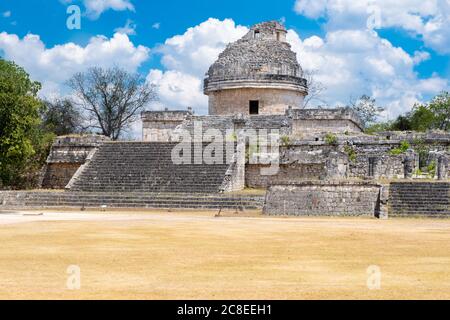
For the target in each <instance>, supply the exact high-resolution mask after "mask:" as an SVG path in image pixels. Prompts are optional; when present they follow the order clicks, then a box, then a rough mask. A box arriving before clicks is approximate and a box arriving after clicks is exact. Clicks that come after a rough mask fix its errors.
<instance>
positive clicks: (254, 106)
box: [249, 100, 259, 115]
mask: <svg viewBox="0 0 450 320" xmlns="http://www.w3.org/2000/svg"><path fill="white" fill-rule="evenodd" d="M249 113H250V114H251V115H256V114H259V101H258V100H250V102H249Z"/></svg>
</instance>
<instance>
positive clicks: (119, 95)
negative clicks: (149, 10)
mask: <svg viewBox="0 0 450 320" xmlns="http://www.w3.org/2000/svg"><path fill="white" fill-rule="evenodd" d="M68 85H69V86H70V87H71V88H72V89H73V93H74V95H75V96H76V99H74V103H75V104H76V105H77V106H79V107H80V108H81V109H82V110H83V111H84V113H85V114H86V116H87V117H88V118H89V120H90V125H89V127H91V128H94V129H96V130H99V131H100V132H101V133H102V134H103V135H105V136H108V137H110V138H111V139H113V140H117V139H119V137H120V136H121V134H122V133H123V132H124V131H125V130H126V129H127V128H128V127H129V126H130V125H131V124H132V123H133V122H134V121H136V119H137V117H138V115H139V113H140V111H142V110H143V109H144V107H145V106H146V105H147V104H148V103H149V102H150V101H152V100H155V99H156V93H155V90H154V87H153V86H150V85H149V84H148V83H147V82H146V81H145V78H142V77H141V76H140V75H139V74H131V73H128V72H127V71H125V70H123V69H120V68H110V69H103V68H90V69H88V70H87V71H86V72H83V73H77V74H75V75H74V76H73V77H72V78H71V79H70V80H69V81H68Z"/></svg>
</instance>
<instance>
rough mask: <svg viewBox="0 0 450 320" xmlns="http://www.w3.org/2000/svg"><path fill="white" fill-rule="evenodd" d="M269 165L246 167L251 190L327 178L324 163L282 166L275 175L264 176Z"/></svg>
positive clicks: (250, 165) (246, 178) (246, 176)
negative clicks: (264, 171) (263, 170)
mask: <svg viewBox="0 0 450 320" xmlns="http://www.w3.org/2000/svg"><path fill="white" fill-rule="evenodd" d="M263 168H269V166H267V165H259V164H248V165H247V166H246V167H245V182H246V186H247V187H249V188H267V187H268V186H271V185H274V184H286V183H295V182H298V181H302V180H314V179H317V180H319V179H321V178H322V177H324V176H326V168H325V164H324V163H309V164H308V163H305V164H289V165H284V164H282V165H280V168H279V171H278V173H277V174H275V175H263V174H261V172H262V171H261V170H262V169H263Z"/></svg>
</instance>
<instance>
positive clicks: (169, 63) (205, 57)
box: [148, 18, 248, 114]
mask: <svg viewBox="0 0 450 320" xmlns="http://www.w3.org/2000/svg"><path fill="white" fill-rule="evenodd" d="M247 31H248V29H247V28H246V27H243V26H239V25H236V24H235V23H234V21H233V20H231V19H225V20H223V21H220V20H218V19H213V18H210V19H208V20H207V21H205V22H202V23H201V24H199V25H197V26H195V27H192V28H189V29H187V30H186V32H185V33H184V34H182V35H176V36H173V37H171V38H169V39H167V40H166V41H165V43H164V44H163V45H161V46H160V47H159V48H157V51H158V52H159V53H160V54H161V55H162V57H161V62H162V64H163V66H164V67H165V70H164V71H162V70H152V71H151V72H150V74H149V76H148V79H150V80H151V82H152V83H153V84H155V85H157V87H158V93H159V96H160V105H159V107H161V106H162V105H163V106H164V107H168V108H171V109H175V108H176V109H180V108H181V109H185V108H186V107H193V108H194V109H195V111H196V112H197V113H202V114H204V113H206V111H207V104H208V99H207V97H206V96H204V95H203V91H202V90H203V89H202V87H203V85H202V84H203V78H204V76H205V73H206V71H208V68H209V66H210V65H211V64H212V63H213V62H214V61H215V60H216V59H217V57H218V56H219V54H220V53H221V52H222V51H223V50H224V49H225V47H226V45H227V44H228V43H230V42H233V41H236V40H238V39H239V38H241V37H242V36H243V35H244V34H245V33H247Z"/></svg>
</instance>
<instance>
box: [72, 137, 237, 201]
mask: <svg viewBox="0 0 450 320" xmlns="http://www.w3.org/2000/svg"><path fill="white" fill-rule="evenodd" d="M207 145H208V144H207V143H205V144H203V145H202V146H203V148H204V147H206V146H207ZM175 146H177V143H156V142H109V143H104V144H103V145H102V146H101V147H100V148H99V150H98V151H97V153H96V154H95V155H94V157H93V159H92V160H91V162H90V163H89V164H88V165H87V166H86V168H85V169H84V171H83V172H82V174H81V175H80V176H79V177H78V179H77V180H76V181H75V182H74V184H73V185H72V187H71V190H73V191H89V192H95V191H102V192H114V191H123V192H196V193H217V192H219V191H220V190H219V189H220V186H221V185H222V182H223V181H224V178H225V173H226V171H227V170H228V168H229V164H227V162H226V158H227V156H226V153H225V152H223V157H222V158H221V160H220V161H219V162H221V163H217V164H206V163H202V164H196V163H195V161H196V160H198V159H200V160H202V159H201V156H198V155H196V154H195V152H194V150H195V146H194V145H190V146H189V147H190V148H191V157H190V163H189V164H180V165H177V164H175V163H174V162H173V160H172V150H173V148H174V147H175Z"/></svg>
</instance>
